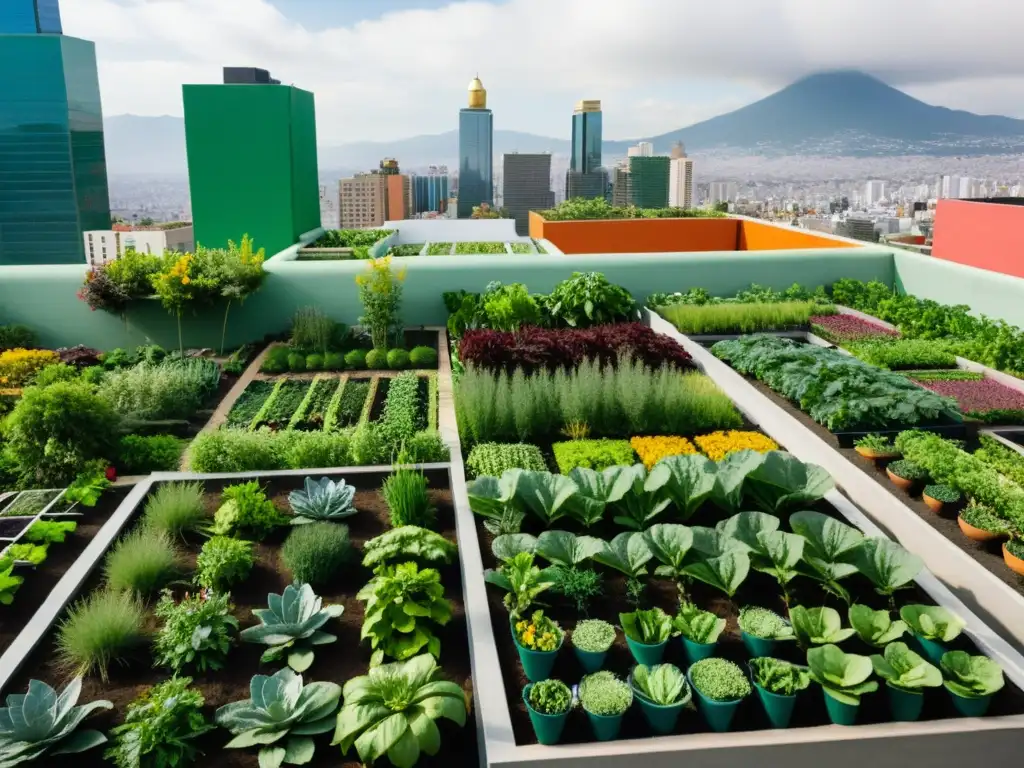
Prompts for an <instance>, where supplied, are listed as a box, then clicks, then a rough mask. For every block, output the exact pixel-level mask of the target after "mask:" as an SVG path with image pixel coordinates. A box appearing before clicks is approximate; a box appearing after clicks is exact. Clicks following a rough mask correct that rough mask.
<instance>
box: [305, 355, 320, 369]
mask: <svg viewBox="0 0 1024 768" xmlns="http://www.w3.org/2000/svg"><path fill="white" fill-rule="evenodd" d="M323 369H324V356H323V355H321V354H316V353H314V354H312V355H306V370H307V371H322V370H323Z"/></svg>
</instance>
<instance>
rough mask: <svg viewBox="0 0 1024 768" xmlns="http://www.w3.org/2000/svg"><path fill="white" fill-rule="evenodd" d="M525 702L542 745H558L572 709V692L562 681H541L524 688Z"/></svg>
mask: <svg viewBox="0 0 1024 768" xmlns="http://www.w3.org/2000/svg"><path fill="white" fill-rule="evenodd" d="M523 702H524V703H525V704H526V711H527V713H528V714H529V715H530V723H531V724H532V725H533V732H534V733H535V734H536V735H537V741H538V742H539V743H541V744H557V743H558V740H559V739H561V738H562V731H563V730H564V729H565V721H566V718H568V717H569V709H570V708H571V707H572V691H570V690H569V686H567V685H566V684H565V683H563V682H562V681H561V680H541V681H540V682H539V683H529V684H528V685H527V686H526V687H525V688H523Z"/></svg>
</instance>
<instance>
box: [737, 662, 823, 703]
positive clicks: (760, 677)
mask: <svg viewBox="0 0 1024 768" xmlns="http://www.w3.org/2000/svg"><path fill="white" fill-rule="evenodd" d="M750 672H751V674H752V676H753V680H754V682H755V683H756V684H757V685H759V686H760V687H761V688H764V689H765V690H766V691H768V693H774V694H775V695H776V696H796V695H797V694H798V693H799V692H800V691H802V690H804V689H806V688H807V687H808V686H809V685H810V684H811V675H810V672H809V671H808V669H807V667H801V666H799V665H798V664H791V663H790V662H788V661H783V660H782V659H773V658H771V657H769V656H762V657H759V658H756V659H751V660H750Z"/></svg>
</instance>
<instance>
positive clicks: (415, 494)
mask: <svg viewBox="0 0 1024 768" xmlns="http://www.w3.org/2000/svg"><path fill="white" fill-rule="evenodd" d="M428 484H429V483H428V481H427V476H426V475H425V474H423V473H422V472H420V471H418V470H415V469H397V470H395V471H394V472H393V473H392V474H391V475H389V476H388V477H387V478H386V479H385V480H384V485H383V486H381V495H382V496H383V497H384V501H385V502H386V503H387V505H388V511H389V513H390V515H391V525H392V526H394V527H396V528H398V527H401V526H403V525H416V526H419V527H421V528H431V527H433V525H434V522H435V517H436V510H435V509H434V505H433V504H431V502H430V496H429V494H428V493H427V485H428Z"/></svg>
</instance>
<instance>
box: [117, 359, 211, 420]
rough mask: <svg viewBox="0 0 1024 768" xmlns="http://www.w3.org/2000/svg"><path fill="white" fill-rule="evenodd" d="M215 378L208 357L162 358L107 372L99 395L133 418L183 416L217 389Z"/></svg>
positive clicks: (151, 418)
mask: <svg viewBox="0 0 1024 768" xmlns="http://www.w3.org/2000/svg"><path fill="white" fill-rule="evenodd" d="M219 382H220V369H219V368H218V367H217V364H216V363H215V362H213V361H212V360H206V359H205V358H191V359H189V360H165V361H164V362H162V363H159V364H155V365H154V364H150V363H140V364H138V365H136V366H134V367H132V368H127V369H125V370H123V371H116V372H112V373H109V374H107V376H106V377H104V379H103V383H102V384H101V385H100V388H99V395H100V396H101V397H103V398H104V399H105V400H107V402H109V403H110V404H111V405H112V406H113V407H114V409H115V410H117V411H118V412H119V413H122V414H125V415H127V416H129V417H131V418H134V419H141V420H144V421H158V420H162V419H187V418H189V417H191V416H193V415H194V414H195V412H196V411H198V410H199V409H200V408H201V407H202V405H203V403H204V402H206V401H207V400H208V399H209V398H210V396H211V395H213V394H214V393H215V392H216V391H217V386H218V383H219Z"/></svg>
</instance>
